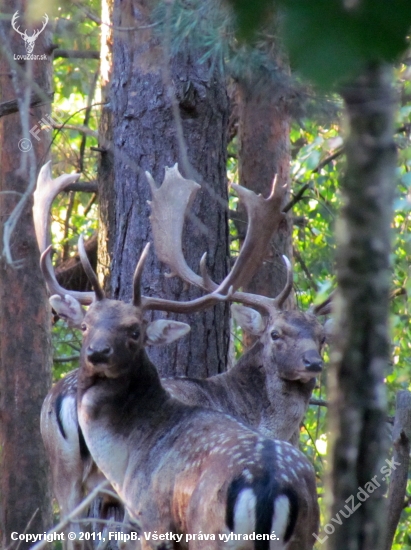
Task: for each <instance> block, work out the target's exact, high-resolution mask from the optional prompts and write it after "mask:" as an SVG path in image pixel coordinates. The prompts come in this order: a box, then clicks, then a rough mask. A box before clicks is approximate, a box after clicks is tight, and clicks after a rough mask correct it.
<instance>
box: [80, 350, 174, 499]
mask: <svg viewBox="0 0 411 550" xmlns="http://www.w3.org/2000/svg"><path fill="white" fill-rule="evenodd" d="M168 399H169V398H168V395H167V393H166V392H165V390H164V389H163V388H162V386H161V383H160V379H159V376H158V374H157V371H156V369H155V367H154V365H153V364H152V363H151V362H150V360H149V358H148V357H147V355H146V353H145V352H144V350H142V351H141V352H140V353H139V354H138V355H137V356H136V357H135V361H134V363H133V365H132V366H131V368H130V369H129V370H128V372H127V373H126V374H124V375H122V376H119V377H118V378H107V377H104V376H96V375H95V374H92V373H90V372H88V369H87V368H86V367H85V366H84V365H83V366H82V367H81V368H80V371H79V378H78V419H79V424H80V427H81V430H82V432H83V435H84V438H85V441H86V444H87V447H88V448H89V450H90V453H91V455H92V456H93V458H94V460H95V462H96V464H97V466H98V467H99V468H100V470H101V471H102V472H103V474H104V475H105V476H106V477H107V478H108V479H109V480H110V482H111V483H112V485H113V487H114V488H115V490H116V491H117V492H119V493H122V492H123V491H124V487H123V485H124V480H125V478H126V474H127V472H128V470H129V469H130V465H131V464H132V461H131V462H130V456H129V455H130V448H132V449H133V459H134V460H137V462H143V461H144V456H145V455H144V453H145V452H146V450H145V449H147V448H149V447H150V444H151V443H152V441H151V439H153V440H155V439H156V438H158V437H159V434H158V433H156V430H155V426H156V425H157V424H158V423H157V421H156V419H157V418H158V417H159V416H160V418H162V416H163V415H164V414H167V412H165V411H167V400H168ZM153 426H154V429H152V427H153ZM131 441H133V442H139V444H132V445H130V442H131Z"/></svg>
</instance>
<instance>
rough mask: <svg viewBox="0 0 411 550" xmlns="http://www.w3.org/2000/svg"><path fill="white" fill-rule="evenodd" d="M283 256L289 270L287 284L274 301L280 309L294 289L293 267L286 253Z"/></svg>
mask: <svg viewBox="0 0 411 550" xmlns="http://www.w3.org/2000/svg"><path fill="white" fill-rule="evenodd" d="M282 258H283V260H284V263H285V267H286V270H287V279H286V282H285V286H284V288H283V290H282V291H281V292H280V294H279V295H278V296H276V297H275V298H274V300H273V302H274V303H275V306H276V307H277V308H278V309H282V307H283V305H284V302H285V301H286V299H287V298H288V296H289V295H290V292H291V291H292V289H293V268H292V265H291V262H290V260H289V259H288V258H287V256H285V255H284V254H283V256H282Z"/></svg>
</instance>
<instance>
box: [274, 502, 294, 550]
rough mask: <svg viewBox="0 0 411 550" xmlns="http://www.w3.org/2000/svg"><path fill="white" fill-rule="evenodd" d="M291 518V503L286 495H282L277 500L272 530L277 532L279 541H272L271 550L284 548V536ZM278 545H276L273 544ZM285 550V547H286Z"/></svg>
mask: <svg viewBox="0 0 411 550" xmlns="http://www.w3.org/2000/svg"><path fill="white" fill-rule="evenodd" d="M289 516H290V501H289V500H288V497H286V496H285V495H281V496H279V497H277V498H276V499H275V502H274V514H273V523H272V530H273V531H274V532H275V536H276V537H277V539H279V540H277V541H272V542H271V544H270V548H283V547H284V546H283V544H284V535H285V531H286V529H287V525H288V520H289ZM273 543H276V544H273ZM284 548H285V547H284Z"/></svg>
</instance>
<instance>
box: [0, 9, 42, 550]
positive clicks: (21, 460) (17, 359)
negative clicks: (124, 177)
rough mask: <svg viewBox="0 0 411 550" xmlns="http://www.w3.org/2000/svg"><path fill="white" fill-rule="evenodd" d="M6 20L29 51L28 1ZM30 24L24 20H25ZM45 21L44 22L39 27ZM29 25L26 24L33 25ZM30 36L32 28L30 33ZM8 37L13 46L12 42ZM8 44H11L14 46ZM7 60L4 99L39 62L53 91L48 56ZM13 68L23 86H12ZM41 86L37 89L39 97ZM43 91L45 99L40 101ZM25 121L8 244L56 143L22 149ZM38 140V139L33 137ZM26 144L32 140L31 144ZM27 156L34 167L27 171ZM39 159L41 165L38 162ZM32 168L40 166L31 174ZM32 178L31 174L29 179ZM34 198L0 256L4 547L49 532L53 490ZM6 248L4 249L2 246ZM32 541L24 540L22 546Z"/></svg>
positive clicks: (2, 205)
mask: <svg viewBox="0 0 411 550" xmlns="http://www.w3.org/2000/svg"><path fill="white" fill-rule="evenodd" d="M3 8H4V9H3V10H2V11H3V13H7V14H9V15H10V19H5V20H4V21H3V22H2V23H1V33H2V40H3V47H4V48H7V50H9V52H10V54H11V58H12V57H13V55H14V54H20V55H25V54H26V51H25V48H24V42H23V40H22V38H21V36H19V35H18V34H17V33H16V32H15V31H14V30H13V29H12V27H11V25H10V21H11V17H12V15H13V13H15V12H16V10H17V9H18V10H19V17H20V18H23V17H24V12H25V6H24V5H22V4H21V5H18V4H16V2H15V1H11V0H7V1H6V3H5V5H4V6H3ZM20 24H21V25H22V27H23V28H24V25H25V22H24V21H20ZM41 24H42V22H41V21H40V22H37V24H36V25H35V26H36V28H40V27H41ZM26 27H27V25H26ZM28 34H29V35H30V34H31V33H30V31H29V33H28ZM6 40H7V42H8V44H5V41H6ZM49 45H50V36H49V34H48V33H47V29H46V30H45V31H44V32H43V33H42V34H41V35H40V36H39V38H38V39H37V40H36V43H35V48H34V52H33V53H34V54H42V53H44V52H46V51H47V46H49ZM8 46H9V47H8ZM11 63H12V65H10V64H9V60H7V59H6V58H5V57H3V58H2V59H1V60H0V79H1V80H0V82H1V84H0V86H1V90H0V97H1V101H7V100H13V99H16V96H18V97H19V98H20V99H22V98H23V95H24V93H25V91H26V90H27V82H26V81H24V80H23V79H22V78H21V71H26V69H27V64H28V63H33V67H32V68H33V77H32V79H33V81H34V82H35V83H36V84H37V85H38V86H39V88H40V89H41V91H43V92H44V95H45V94H46V93H47V94H50V87H51V86H50V83H51V78H50V76H51V63H50V61H49V59H48V60H41V61H26V62H21V61H20V62H19V64H18V67H17V68H19V69H20V71H18V70H16V66H17V63H16V62H14V61H13V60H12V61H11ZM12 71H13V72H14V71H15V73H14V81H15V83H16V84H17V90H16V89H15V88H14V87H13V83H12V78H11V77H12ZM38 91H39V90H38V89H37V88H34V89H33V93H34V94H35V95H38ZM41 97H42V96H41V95H40V99H41ZM37 103H39V101H37ZM48 112H50V107H49V105H47V106H43V107H40V106H34V107H31V108H30V109H29V115H28V124H29V126H28V127H29V129H30V128H33V127H34V128H35V129H39V128H40V127H39V125H38V121H39V120H40V119H41V118H42V117H43V116H44V115H45V114H46V113H48ZM22 137H23V135H22V125H21V121H20V117H19V114H18V113H13V114H8V115H7V116H4V117H2V118H1V120H0V151H1V153H0V155H1V157H0V166H1V172H0V212H1V225H0V239H1V248H3V236H4V224H5V222H6V221H7V220H8V218H9V216H10V214H11V213H12V211H13V209H14V208H15V206H16V205H17V203H18V201H19V199H20V197H21V194H23V193H24V192H25V191H26V189H27V187H28V185H29V181H35V178H36V176H37V171H38V168H39V166H40V165H41V164H43V163H44V161H45V157H46V155H47V152H48V147H49V144H50V140H49V137H48V135H47V132H45V131H39V132H38V133H37V138H38V139H39V141H37V138H35V137H33V138H32V140H31V142H32V146H33V151H34V155H33V156H31V153H21V152H20V151H19V144H20V146H21V143H20V140H21V138H22ZM30 137H31V136H30ZM26 143H27V142H26ZM24 155H26V160H27V161H28V162H27V165H26V166H25V167H23V169H22V168H21V161H22V159H23V156H24ZM36 159H37V162H38V166H37V167H36V166H35V163H36ZM30 165H31V166H32V167H33V170H32V173H31V174H30V170H29V169H30ZM30 178H31V179H30ZM31 207H32V200H31V199H30V200H28V202H26V204H25V206H24V208H23V211H22V213H21V215H20V218H19V221H18V223H17V225H16V228H15V230H14V232H13V233H12V236H11V255H12V258H13V260H14V261H15V262H18V264H17V263H16V264H14V265H11V264H10V263H9V262H8V261H7V258H6V257H5V255H4V254H3V256H2V257H1V259H0V387H1V396H0V421H1V422H0V426H1V428H0V429H1V432H0V438H1V448H2V454H1V531H2V544H1V546H2V547H3V548H6V547H8V546H9V545H10V544H11V543H12V540H11V533H12V532H13V531H15V532H17V533H25V532H27V533H43V532H44V531H45V530H46V529H48V528H49V527H50V526H51V523H52V511H51V492H50V485H49V475H48V468H47V461H46V456H45V452H44V447H43V442H42V440H41V437H40V408H41V405H42V402H43V399H44V397H45V395H46V393H47V391H48V389H49V387H50V384H51V341H50V322H51V319H50V311H49V306H48V302H47V295H46V289H45V285H44V282H43V278H42V276H41V274H40V270H39V253H38V248H37V244H36V239H35V235H34V228H33V220H32V213H31ZM3 252H4V251H3ZM31 545H32V544H31V543H27V542H21V541H20V542H19V548H20V550H23V549H27V548H29V547H30V546H31Z"/></svg>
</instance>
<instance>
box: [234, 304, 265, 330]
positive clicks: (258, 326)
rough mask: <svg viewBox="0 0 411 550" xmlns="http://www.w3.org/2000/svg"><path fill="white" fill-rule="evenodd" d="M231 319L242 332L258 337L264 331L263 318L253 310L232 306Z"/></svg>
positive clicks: (236, 305)
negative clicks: (232, 318)
mask: <svg viewBox="0 0 411 550" xmlns="http://www.w3.org/2000/svg"><path fill="white" fill-rule="evenodd" d="M231 311H232V312H233V317H234V319H235V320H236V322H237V323H238V324H239V325H240V327H241V328H242V329H243V330H246V331H247V332H250V333H251V334H254V336H260V335H261V334H262V333H263V332H264V330H265V321H264V319H263V316H262V315H261V314H260V313H258V311H256V310H255V309H252V308H251V307H246V306H240V305H238V304H233V305H232V306H231Z"/></svg>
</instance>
